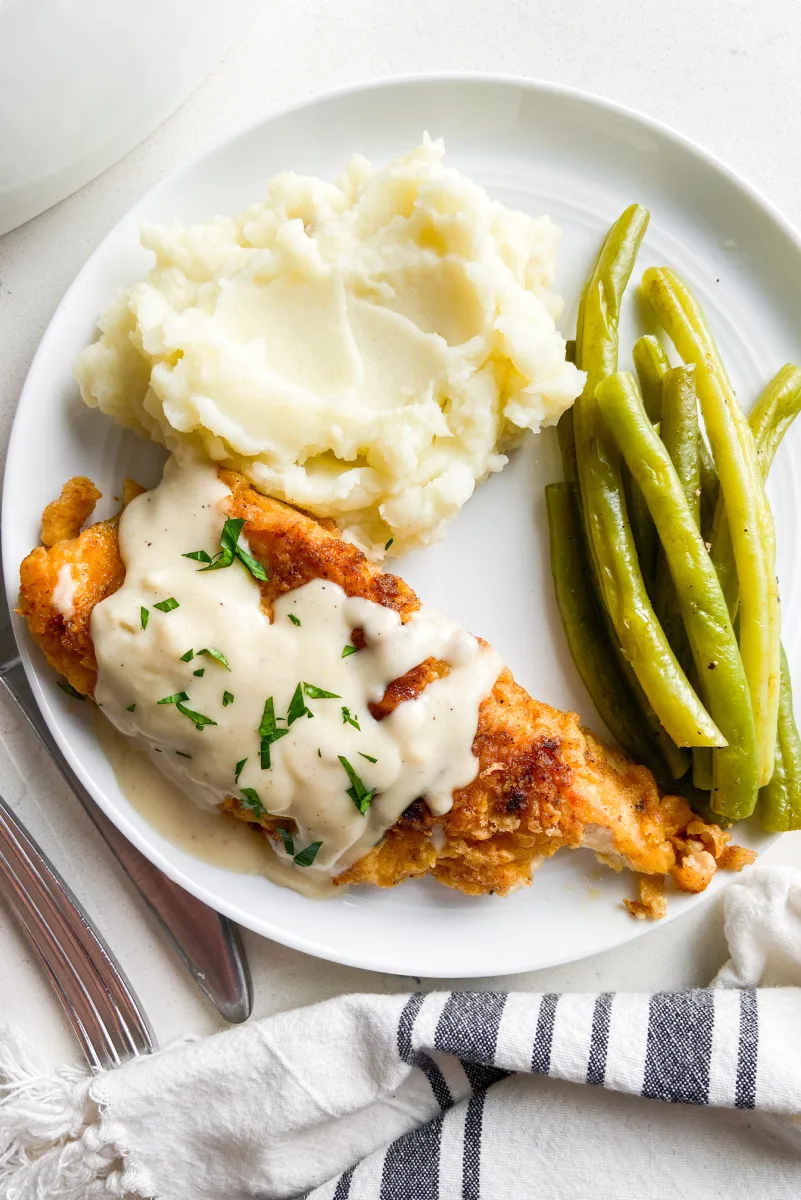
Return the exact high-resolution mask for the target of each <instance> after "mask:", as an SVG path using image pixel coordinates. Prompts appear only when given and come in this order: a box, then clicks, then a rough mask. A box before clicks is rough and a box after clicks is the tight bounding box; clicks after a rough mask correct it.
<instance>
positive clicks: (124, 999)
mask: <svg viewBox="0 0 801 1200" xmlns="http://www.w3.org/2000/svg"><path fill="white" fill-rule="evenodd" d="M0 895H2V896H3V897H4V898H5V900H6V901H7V902H8V906H9V908H10V909H11V911H12V912H13V914H14V916H15V917H16V918H17V920H18V922H19V924H20V925H21V926H22V929H23V931H24V932H25V934H26V935H27V937H28V939H29V941H30V943H31V945H32V946H33V949H34V950H35V951H36V954H37V956H38V958H39V960H40V962H41V964H42V966H43V967H44V969H45V972H46V974H47V976H48V978H49V979H50V982H51V983H52V985H53V987H54V988H55V990H56V992H57V994H58V997H59V999H60V1001H61V1003H62V1005H63V1006H64V1010H65V1012H66V1014H67V1017H68V1019H69V1021H70V1023H71V1025H72V1027H73V1029H74V1030H75V1033H76V1035H77V1037H78V1040H79V1042H80V1043H81V1047H82V1049H83V1051H84V1054H85V1055H86V1058H87V1061H88V1063H89V1065H90V1066H91V1067H96V1068H108V1067H116V1066H119V1065H120V1063H123V1062H125V1061H126V1060H127V1059H129V1058H135V1057H137V1056H138V1055H142V1054H151V1053H152V1052H153V1051H154V1049H155V1048H156V1041H155V1038H154V1036H153V1032H152V1030H151V1028H150V1025H149V1024H148V1021H147V1018H146V1017H145V1015H144V1013H143V1012H142V1009H141V1007H140V1005H139V1001H138V1000H137V998H136V996H135V994H134V992H133V990H132V988H131V985H130V984H129V982H128V980H127V979H126V978H125V975H124V974H123V971H122V969H121V967H120V966H119V964H118V963H117V961H116V959H115V958H114V956H113V954H112V953H111V951H110V950H109V948H108V946H107V945H106V943H105V942H104V941H103V939H102V937H101V936H100V934H99V933H98V931H97V930H96V929H95V927H94V925H93V924H92V922H91V921H90V919H89V917H88V916H87V914H86V913H85V912H84V910H83V908H82V907H81V906H80V904H79V903H78V901H77V900H76V899H75V897H74V896H73V894H72V892H71V891H70V889H69V888H68V887H67V885H66V884H65V883H64V881H63V879H62V878H61V876H60V875H59V874H58V872H57V871H56V869H55V867H53V865H52V864H51V863H50V862H49V861H48V859H47V858H46V857H45V855H44V853H43V852H42V850H41V849H40V848H39V847H38V846H37V844H36V842H35V841H34V840H33V838H32V837H31V836H30V834H29V833H28V832H27V830H25V828H24V827H23V826H22V825H21V824H20V822H19V821H18V820H17V818H16V817H15V816H14V814H13V813H12V812H11V809H10V808H9V807H8V805H7V804H6V803H5V801H4V800H3V798H2V797H0Z"/></svg>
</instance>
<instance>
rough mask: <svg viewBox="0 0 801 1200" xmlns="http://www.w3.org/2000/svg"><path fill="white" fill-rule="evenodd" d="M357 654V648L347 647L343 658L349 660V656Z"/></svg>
mask: <svg viewBox="0 0 801 1200" xmlns="http://www.w3.org/2000/svg"><path fill="white" fill-rule="evenodd" d="M355 653H356V647H355V646H346V647H345V649H344V650H343V651H342V655H341V657H342V658H347V657H348V655H349V654H355Z"/></svg>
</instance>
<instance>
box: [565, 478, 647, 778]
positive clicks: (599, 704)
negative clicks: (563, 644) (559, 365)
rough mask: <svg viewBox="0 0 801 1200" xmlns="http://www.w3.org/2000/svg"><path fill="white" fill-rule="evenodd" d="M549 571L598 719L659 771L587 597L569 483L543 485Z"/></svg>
mask: <svg viewBox="0 0 801 1200" xmlns="http://www.w3.org/2000/svg"><path fill="white" fill-rule="evenodd" d="M545 501H546V507H547V511H548V529H549V531H550V542H551V573H552V575H553V584H554V591H555V593H556V604H557V607H558V609H559V616H560V617H561V619H562V626H563V628H564V631H565V637H566V639H567V645H568V648H569V650H570V654H571V656H572V659H573V662H574V663H575V664H576V669H577V670H578V673H579V675H580V676H581V678H582V680H583V681H584V685H585V687H586V688H587V691H588V692H589V694H590V697H591V699H592V702H593V704H594V705H595V707H596V709H597V711H598V713H599V715H600V717H601V719H602V720H603V721H604V722H605V724H606V725H607V727H608V728H609V731H610V733H611V734H612V736H613V737H614V738H616V740H617V741H618V742H619V743H620V745H621V746H622V747H623V749H624V750H625V751H626V753H627V754H630V755H631V757H632V758H634V759H635V760H636V761H637V762H641V763H644V764H645V765H646V766H648V767H650V768H651V770H652V771H653V772H654V773H655V774H659V775H660V776H661V775H662V774H663V766H662V763H661V762H660V761H659V760H658V758H657V755H656V752H655V747H654V743H653V740H652V739H651V738H650V736H649V735H648V732H647V730H646V729H645V728H644V727H643V722H642V717H641V714H640V712H639V710H638V708H637V706H636V704H635V703H634V700H633V699H632V696H631V693H630V691H629V690H628V688H627V686H626V682H625V680H624V679H623V677H622V675H621V673H620V671H619V669H618V665H617V662H616V659H615V655H614V653H613V651H612V648H611V646H610V644H609V642H608V639H607V636H606V631H605V630H604V628H603V625H602V623H601V620H600V617H599V614H598V612H597V609H596V607H595V604H594V602H593V598H592V592H591V589H590V585H589V581H588V579H587V573H586V559H585V552H584V545H583V538H582V534H581V529H580V526H579V522H578V516H577V513H576V509H575V497H574V490H573V488H572V486H571V485H570V484H569V483H551V484H549V485H548V487H546V489H545Z"/></svg>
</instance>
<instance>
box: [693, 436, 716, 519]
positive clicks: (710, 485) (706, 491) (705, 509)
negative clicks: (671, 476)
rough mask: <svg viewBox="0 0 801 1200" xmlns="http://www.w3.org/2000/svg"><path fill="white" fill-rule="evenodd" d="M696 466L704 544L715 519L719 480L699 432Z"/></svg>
mask: <svg viewBox="0 0 801 1200" xmlns="http://www.w3.org/2000/svg"><path fill="white" fill-rule="evenodd" d="M698 466H699V473H700V476H701V533H702V535H703V538H704V541H705V542H706V541H709V534H710V531H711V529H712V522H713V520H714V518H715V508H716V506H717V502H718V496H719V495H720V480H719V479H718V469H717V467H716V466H715V460H714V458H713V457H712V451H711V450H710V449H709V446H708V445H707V442H706V437H705V436H704V433H703V431H701V432H700V434H699V438H698Z"/></svg>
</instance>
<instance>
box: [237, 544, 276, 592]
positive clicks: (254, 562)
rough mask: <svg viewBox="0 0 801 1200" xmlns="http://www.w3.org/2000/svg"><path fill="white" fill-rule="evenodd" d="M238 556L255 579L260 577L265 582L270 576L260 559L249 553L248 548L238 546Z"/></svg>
mask: <svg viewBox="0 0 801 1200" xmlns="http://www.w3.org/2000/svg"><path fill="white" fill-rule="evenodd" d="M236 557H237V558H238V559H239V561H240V562H241V563H243V564H244V565H245V566H246V567H247V569H248V570H249V571H250V573H251V575H252V576H253V578H254V579H260V580H261V581H262V583H264V582H265V581H266V580H267V579H268V578H269V576H268V574H267V572H266V571H265V569H264V567H263V566H262V565H261V563H260V562H259V561H258V559H255V558H254V557H253V555H252V554H248V552H247V550H243V549H242V547H241V546H239V545H238V546H237V548H236Z"/></svg>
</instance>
